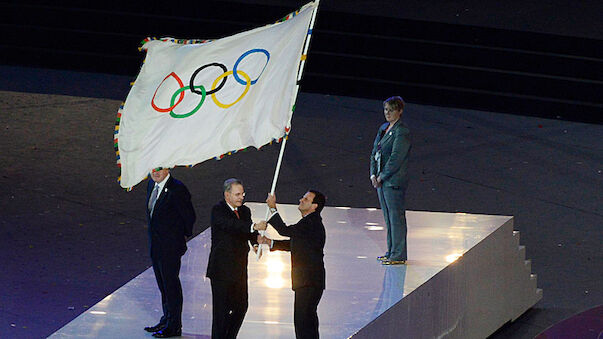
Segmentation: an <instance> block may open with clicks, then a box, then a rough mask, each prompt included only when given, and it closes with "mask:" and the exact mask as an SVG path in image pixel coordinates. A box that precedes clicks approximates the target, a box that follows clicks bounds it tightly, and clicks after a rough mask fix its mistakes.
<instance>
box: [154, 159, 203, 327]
mask: <svg viewBox="0 0 603 339" xmlns="http://www.w3.org/2000/svg"><path fill="white" fill-rule="evenodd" d="M151 178H152V179H153V180H149V184H148V186H147V222H148V231H149V244H150V252H151V260H152V262H153V271H154V272H155V278H156V279H157V286H158V287H159V291H160V292H161V305H162V306H163V316H162V317H161V320H159V323H158V324H157V325H155V326H150V327H145V331H147V332H153V336H154V337H157V338H168V337H174V336H179V335H181V334H182V286H181V285H180V278H179V277H178V275H179V274H180V258H181V257H182V256H183V255H184V252H186V237H189V236H191V235H192V233H193V224H194V223H195V219H196V216H195V210H194V208H193V204H192V203H191V195H190V193H189V192H188V189H187V188H186V186H184V184H183V183H182V182H180V181H178V180H176V179H175V178H174V177H172V176H171V175H170V170H169V169H167V168H166V169H161V170H153V171H152V172H151Z"/></svg>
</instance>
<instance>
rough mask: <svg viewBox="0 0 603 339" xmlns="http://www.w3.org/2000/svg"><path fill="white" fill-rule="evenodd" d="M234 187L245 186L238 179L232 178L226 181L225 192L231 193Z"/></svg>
mask: <svg viewBox="0 0 603 339" xmlns="http://www.w3.org/2000/svg"><path fill="white" fill-rule="evenodd" d="M232 185H241V186H243V182H242V181H241V180H239V179H237V178H230V179H226V180H225V181H224V192H230V190H231V189H232Z"/></svg>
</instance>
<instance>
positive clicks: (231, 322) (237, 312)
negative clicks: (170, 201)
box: [206, 178, 266, 339]
mask: <svg viewBox="0 0 603 339" xmlns="http://www.w3.org/2000/svg"><path fill="white" fill-rule="evenodd" d="M244 199H245V189H244V188H243V183H242V182H241V181H240V180H238V179H235V178H232V179H228V180H226V181H225V182H224V200H222V201H220V202H218V203H217V204H216V205H215V206H214V207H213V208H212V210H211V251H210V253H209V262H208V264H207V274H206V275H207V277H208V278H209V279H211V293H212V326H211V335H212V338H213V339H221V338H236V337H237V334H238V333H239V329H240V328H241V325H242V324H243V319H244V318H245V313H246V312H247V306H248V301H247V256H248V253H249V242H250V241H251V242H252V244H256V243H257V235H258V233H257V232H256V231H257V230H265V229H266V222H265V221H262V222H259V223H253V222H252V221H251V210H250V209H249V208H248V207H247V206H244V205H243V200H244Z"/></svg>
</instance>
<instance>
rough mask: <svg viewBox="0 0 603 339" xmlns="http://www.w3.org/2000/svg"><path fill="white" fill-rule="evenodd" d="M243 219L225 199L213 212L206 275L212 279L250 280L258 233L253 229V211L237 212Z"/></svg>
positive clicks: (245, 207)
mask: <svg viewBox="0 0 603 339" xmlns="http://www.w3.org/2000/svg"><path fill="white" fill-rule="evenodd" d="M237 211H238V212H239V216H240V219H238V218H237V216H236V214H235V213H234V212H233V211H232V210H231V209H230V207H229V206H228V205H227V204H226V201H224V200H222V201H220V202H219V203H217V204H216V205H214V207H213V208H212V210H211V251H210V253H209V262H208V264H207V273H206V276H207V277H208V278H210V279H217V280H227V281H243V280H244V281H247V256H248V253H249V241H251V243H252V244H257V235H258V232H253V233H252V232H250V230H251V224H252V222H251V210H250V209H249V207H247V206H245V205H243V206H241V207H239V208H238V209H237Z"/></svg>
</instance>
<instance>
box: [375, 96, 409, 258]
mask: <svg viewBox="0 0 603 339" xmlns="http://www.w3.org/2000/svg"><path fill="white" fill-rule="evenodd" d="M403 111H404V100H402V98H401V97H399V96H395V97H391V98H389V99H387V100H385V101H384V102H383V114H384V115H385V120H387V122H386V123H384V124H383V125H381V127H379V131H378V132H377V137H376V138H375V142H374V143H373V151H372V152H371V182H372V184H373V187H375V188H376V189H377V194H378V195H379V203H380V205H381V209H382V210H383V216H384V218H385V224H386V226H387V252H386V253H385V255H383V256H380V257H378V258H377V259H378V260H380V261H381V263H382V264H384V265H400V264H405V263H406V259H407V254H406V252H407V250H406V216H405V208H404V205H405V203H404V196H405V194H406V188H407V187H408V177H407V168H408V155H409V152H410V132H409V130H408V127H406V125H404V123H403V122H402V120H401V117H402V112H403Z"/></svg>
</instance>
